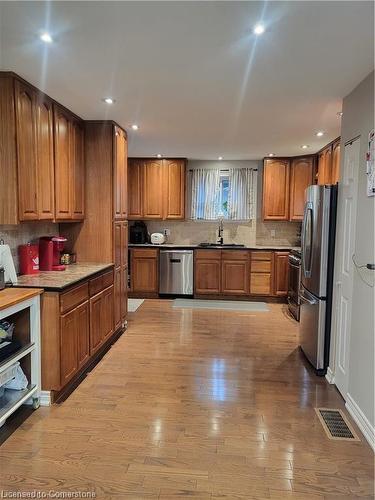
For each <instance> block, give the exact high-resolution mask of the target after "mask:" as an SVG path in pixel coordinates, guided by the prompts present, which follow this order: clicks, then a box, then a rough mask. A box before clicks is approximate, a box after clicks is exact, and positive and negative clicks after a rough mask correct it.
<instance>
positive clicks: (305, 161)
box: [289, 156, 314, 221]
mask: <svg viewBox="0 0 375 500" xmlns="http://www.w3.org/2000/svg"><path fill="white" fill-rule="evenodd" d="M290 168H291V176H290V204H289V207H290V208H289V220H291V221H300V220H302V219H303V211H304V207H305V190H306V188H307V187H308V186H310V185H311V184H312V183H313V169H314V159H313V157H312V156H308V157H306V158H293V159H292V163H291V167H290Z"/></svg>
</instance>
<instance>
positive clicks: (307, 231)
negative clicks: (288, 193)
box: [301, 202, 313, 278]
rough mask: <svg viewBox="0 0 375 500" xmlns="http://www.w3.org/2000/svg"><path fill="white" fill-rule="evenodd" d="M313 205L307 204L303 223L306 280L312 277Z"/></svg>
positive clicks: (303, 261)
mask: <svg viewBox="0 0 375 500" xmlns="http://www.w3.org/2000/svg"><path fill="white" fill-rule="evenodd" d="M312 215H313V204H312V203H311V202H308V203H306V206H305V210H304V213H303V221H302V235H301V236H302V237H301V239H302V272H303V275H304V276H305V277H306V278H310V277H311V265H312V244H313V242H312V239H313V237H312V235H313V227H312V225H313V217H312Z"/></svg>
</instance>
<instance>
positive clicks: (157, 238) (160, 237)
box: [151, 233, 165, 245]
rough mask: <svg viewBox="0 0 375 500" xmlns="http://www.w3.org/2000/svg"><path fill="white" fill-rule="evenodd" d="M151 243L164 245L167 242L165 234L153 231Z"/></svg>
mask: <svg viewBox="0 0 375 500" xmlns="http://www.w3.org/2000/svg"><path fill="white" fill-rule="evenodd" d="M151 243H152V244H153V245H162V244H163V243H165V236H164V234H162V233H152V235H151Z"/></svg>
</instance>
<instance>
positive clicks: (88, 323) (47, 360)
mask: <svg viewBox="0 0 375 500" xmlns="http://www.w3.org/2000/svg"><path fill="white" fill-rule="evenodd" d="M119 278H120V283H122V280H123V276H121V275H120V277H119ZM113 281H114V274H113V271H108V269H107V270H106V271H103V272H102V273H100V274H98V275H96V276H95V277H93V278H91V279H86V280H84V281H83V282H81V283H79V284H77V285H76V286H73V287H72V288H70V289H69V290H68V291H64V292H63V293H59V292H56V291H48V290H46V291H45V292H44V294H43V296H42V299H41V326H42V339H43V342H42V389H43V390H46V391H52V393H59V392H61V391H62V390H63V389H64V388H65V386H66V385H67V384H68V383H69V382H70V381H71V380H72V379H73V378H74V377H76V376H79V374H80V373H81V371H82V370H84V369H85V367H86V366H87V365H88V364H89V363H90V360H91V359H92V356H93V355H94V354H95V353H96V352H97V351H99V349H101V347H102V346H103V348H105V344H106V342H107V340H109V339H110V337H111V335H112V334H113V333H114V332H115V331H118V330H119V327H120V326H122V324H123V321H125V318H124V314H126V310H124V308H125V307H126V306H124V305H122V306H121V308H120V310H119V311H116V310H115V305H116V301H115V291H116V276H115V284H113ZM115 315H117V317H120V318H121V321H119V322H118V324H116V325H115V318H116V317H115Z"/></svg>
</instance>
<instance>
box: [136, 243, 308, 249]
mask: <svg viewBox="0 0 375 500" xmlns="http://www.w3.org/2000/svg"><path fill="white" fill-rule="evenodd" d="M145 247H146V248H147V247H150V248H162V249H163V248H186V249H195V248H197V249H199V250H209V249H212V250H216V249H222V250H301V247H298V246H292V245H253V246H247V245H245V246H243V247H242V246H236V245H234V246H221V245H217V246H209V247H201V246H199V245H178V244H175V243H163V244H162V245H153V244H152V243H129V248H145Z"/></svg>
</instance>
